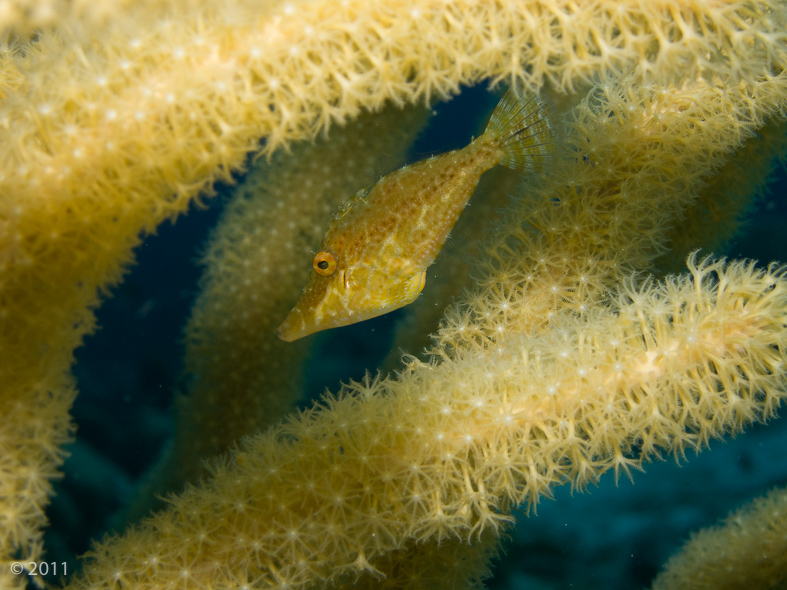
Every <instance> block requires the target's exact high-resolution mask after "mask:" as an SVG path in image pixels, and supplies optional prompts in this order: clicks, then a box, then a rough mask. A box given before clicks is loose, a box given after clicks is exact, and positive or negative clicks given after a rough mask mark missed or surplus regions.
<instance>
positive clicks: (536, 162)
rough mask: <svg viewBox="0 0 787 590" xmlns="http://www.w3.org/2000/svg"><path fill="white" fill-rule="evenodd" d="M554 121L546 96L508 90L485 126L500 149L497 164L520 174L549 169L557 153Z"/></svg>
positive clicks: (556, 135)
mask: <svg viewBox="0 0 787 590" xmlns="http://www.w3.org/2000/svg"><path fill="white" fill-rule="evenodd" d="M556 120H557V116H556V114H555V107H554V105H553V104H552V101H551V100H549V99H548V98H547V97H545V96H538V95H536V94H532V93H527V92H525V93H521V94H519V93H517V91H516V90H515V89H514V87H513V86H512V87H511V88H509V89H508V92H506V93H505V95H504V96H503V98H501V99H500V102H499V103H498V104H497V106H496V107H495V110H494V112H493V113H492V117H491V118H490V119H489V124H488V125H487V127H486V133H487V134H490V135H491V136H492V137H493V138H494V139H496V140H497V141H498V145H499V146H500V150H501V152H502V154H501V157H500V164H501V165H503V166H506V167H507V168H511V169H512V170H519V171H522V172H525V171H527V172H543V171H544V170H547V169H549V168H550V167H551V165H552V163H553V162H554V160H555V158H556V156H557V152H558V133H557V127H556Z"/></svg>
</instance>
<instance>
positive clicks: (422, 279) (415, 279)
mask: <svg viewBox="0 0 787 590" xmlns="http://www.w3.org/2000/svg"><path fill="white" fill-rule="evenodd" d="M424 285H426V270H421V271H418V272H417V273H415V274H412V275H410V276H409V277H407V278H406V279H405V280H404V281H402V282H401V283H396V284H395V285H394V286H393V287H391V288H390V290H389V291H388V299H389V301H390V303H391V304H392V305H396V306H397V307H401V306H403V305H408V304H410V303H412V302H413V301H415V300H416V298H417V297H418V295H419V294H420V293H421V291H423V289H424Z"/></svg>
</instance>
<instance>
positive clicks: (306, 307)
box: [279, 91, 554, 342]
mask: <svg viewBox="0 0 787 590" xmlns="http://www.w3.org/2000/svg"><path fill="white" fill-rule="evenodd" d="M528 107H529V108H528ZM549 107H550V105H549V103H546V102H544V101H543V100H541V99H537V98H536V97H533V96H528V97H526V99H522V100H520V99H519V98H517V97H516V95H514V94H512V91H509V92H508V93H507V94H506V96H504V97H503V99H502V100H501V101H500V104H499V105H498V107H497V108H496V109H495V112H494V113H493V115H492V119H491V120H490V124H489V127H488V128H487V131H486V132H485V133H484V135H482V136H481V137H479V138H478V139H476V140H475V141H473V142H472V143H471V144H470V145H468V146H467V147H465V148H464V149H461V150H456V151H453V152H448V153H445V154H441V155H439V156H435V157H432V158H429V159H427V160H423V161H421V162H417V163H415V164H412V165H410V166H405V167H404V168H401V169H399V170H396V171H394V172H391V173H390V174H388V175H386V176H384V177H383V178H381V179H380V180H379V181H378V182H377V184H375V185H374V187H373V188H372V189H371V190H370V191H369V192H368V193H367V192H366V191H359V192H358V194H356V196H355V197H353V198H352V199H350V200H349V201H348V202H346V203H345V204H344V205H342V207H341V209H340V210H339V212H338V213H337V214H336V215H335V216H334V219H333V221H332V222H331V224H330V225H329V227H328V229H327V231H326V233H325V236H324V237H323V241H322V244H321V246H320V251H319V252H318V253H317V255H316V256H315V257H314V260H313V261H312V266H313V270H314V272H312V273H311V275H310V277H309V281H308V283H307V284H306V287H305V289H304V291H303V295H301V298H300V300H299V301H298V303H297V304H296V305H295V307H294V308H293V309H292V311H291V312H290V313H289V315H288V316H287V317H286V318H285V320H284V322H283V323H282V325H281V326H280V327H279V338H281V339H282V340H285V341H288V342H291V341H293V340H297V339H298V338H303V337H304V336H308V335H309V334H312V333H314V332H318V331H320V330H327V329H329V328H336V327H339V326H345V325H348V324H353V323H356V322H360V321H363V320H367V319H370V318H373V317H376V316H379V315H382V314H384V313H388V312H389V311H392V310H394V309H398V308H400V307H403V306H405V305H408V304H409V303H412V302H413V301H414V300H415V299H416V298H417V297H418V295H419V293H420V292H421V290H422V289H423V287H424V284H425V281H426V269H427V268H428V267H429V265H431V264H432V262H434V260H435V258H436V257H437V255H438V254H439V253H440V250H441V249H442V247H443V245H444V244H445V241H446V239H447V238H448V235H449V233H450V232H451V229H452V228H453V227H454V224H456V221H457V219H458V218H459V216H460V215H461V213H462V211H463V210H464V208H465V206H466V205H467V201H468V200H469V199H470V197H471V196H472V194H473V192H474V191H475V188H476V186H477V184H478V181H479V180H480V178H481V175H482V174H483V173H484V172H486V171H487V170H489V169H490V168H492V167H494V166H496V165H497V164H500V163H504V164H506V165H508V166H510V167H515V168H519V169H527V168H531V169H534V168H535V169H539V168H541V167H543V165H544V164H545V162H546V160H547V159H548V158H549V157H550V156H551V154H552V152H553V151H554V148H553V147H552V143H553V138H554V133H553V130H552V127H551V123H550V121H549V118H548V117H547V116H546V115H547V114H549V113H550V112H551V110H550V108H549Z"/></svg>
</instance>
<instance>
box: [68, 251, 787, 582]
mask: <svg viewBox="0 0 787 590" xmlns="http://www.w3.org/2000/svg"><path fill="white" fill-rule="evenodd" d="M690 268H691V271H692V272H691V276H690V277H675V278H672V279H669V280H667V281H666V283H664V284H647V285H646V286H645V287H644V288H642V289H633V288H632V289H628V290H626V291H625V292H623V293H621V294H620V295H618V296H617V297H616V301H615V303H614V305H613V307H612V309H611V310H610V311H608V312H606V313H604V312H601V311H599V312H597V313H594V314H591V315H590V316H589V317H587V318H578V317H576V316H574V315H565V316H563V317H561V318H559V320H557V321H556V322H555V325H554V329H553V330H551V331H550V332H549V333H548V334H545V335H544V336H537V337H526V336H519V337H513V338H509V339H505V340H503V341H501V342H499V345H498V347H497V349H496V350H495V351H494V352H491V353H490V354H487V355H483V356H478V355H476V354H472V353H470V354H467V355H464V354H460V355H457V356H456V358H455V359H454V360H453V361H450V362H449V361H444V362H442V363H430V364H420V363H414V364H412V365H411V366H410V367H409V368H408V369H407V370H406V372H405V374H404V375H402V376H401V377H400V378H399V379H398V380H383V381H379V380H374V379H367V380H365V381H364V382H362V383H354V384H351V385H350V386H347V388H346V389H345V391H344V392H342V393H340V394H339V395H338V396H337V397H336V398H333V397H328V398H325V399H324V401H323V404H324V405H323V406H322V407H319V408H315V409H312V410H310V411H308V412H306V413H305V414H303V415H302V416H300V417H299V418H297V419H293V420H292V421H290V422H289V423H288V424H286V425H284V426H281V427H278V428H274V429H272V430H271V431H269V432H267V433H265V434H261V435H259V436H257V437H255V438H251V439H248V440H247V441H246V443H245V445H244V446H245V448H244V450H243V451H241V452H238V453H236V454H235V455H234V456H233V458H232V461H230V462H227V463H225V464H222V465H220V466H218V467H216V468H215V469H216V472H215V478H214V479H213V480H211V481H210V482H208V483H207V484H206V486H205V487H204V488H202V489H200V490H196V489H191V490H188V491H186V492H185V493H184V494H183V496H181V498H179V500H178V502H177V504H176V505H175V506H174V507H173V508H172V509H170V510H167V511H166V512H163V513H161V514H160V515H158V516H156V517H154V518H153V519H151V520H148V521H146V522H145V523H143V524H142V525H140V527H139V528H137V529H135V530H133V531H131V532H129V533H127V534H126V535H125V536H124V537H121V538H117V539H114V540H111V541H109V542H107V543H105V544H100V545H98V546H97V547H96V549H95V555H94V557H93V559H91V561H90V562H89V563H88V564H87V565H86V577H85V579H84V580H83V581H81V582H79V583H78V584H76V585H75V586H74V587H77V588H80V587H84V588H118V587H125V586H126V585H130V586H132V587H133V586H134V585H135V584H139V583H143V581H145V580H155V583H156V584H157V585H158V586H159V587H166V586H167V584H170V583H176V582H177V581H179V580H183V579H184V577H185V578H187V579H190V580H193V582H192V583H193V584H196V583H197V582H202V583H203V584H208V585H210V584H212V585H214V586H226V587H235V586H239V587H242V586H243V585H246V584H249V585H257V586H261V587H276V586H280V585H282V584H285V583H286V586H287V587H291V588H301V587H308V586H310V585H312V584H315V583H318V582H319V581H320V580H322V581H328V580H332V579H335V578H337V577H342V576H351V575H353V574H361V573H373V572H374V571H375V562H376V561H377V559H378V558H379V556H381V555H383V554H385V553H386V552H389V551H391V550H394V549H398V548H401V547H402V546H403V545H404V544H405V543H406V541H407V540H409V539H413V540H419V541H427V540H447V539H450V538H453V537H456V536H458V537H459V538H460V539H463V540H467V541H470V540H472V539H474V538H477V537H478V536H479V535H481V534H482V533H483V532H484V531H487V532H488V530H489V529H491V530H493V531H494V530H496V529H497V528H498V527H500V526H501V525H502V524H504V523H505V522H507V521H508V520H509V519H510V516H509V513H510V510H511V508H512V506H513V505H515V504H518V503H520V502H525V501H529V502H533V501H535V500H536V499H537V498H538V497H539V496H540V495H541V494H543V493H545V492H546V491H547V490H548V488H549V486H550V485H552V484H555V483H559V482H562V481H565V480H570V481H572V482H573V483H574V484H575V485H584V484H586V483H588V482H589V481H594V480H595V479H596V478H597V477H598V476H599V475H600V474H601V473H603V472H604V471H606V470H609V469H614V470H615V471H616V472H619V471H624V472H627V471H628V470H629V469H631V467H636V466H639V465H640V463H641V462H642V461H643V460H645V459H647V458H648V457H651V456H652V455H653V453H655V452H658V450H657V449H658V447H664V446H666V447H669V448H671V449H673V451H674V452H675V453H676V454H677V455H679V456H680V455H682V454H683V452H684V450H685V449H686V448H696V447H698V446H700V445H702V444H704V443H705V442H706V441H707V440H708V439H709V438H711V437H714V436H718V435H719V434H721V433H722V432H724V431H725V430H728V429H731V428H732V429H737V428H740V426H742V425H743V424H745V423H746V422H748V421H750V420H752V419H755V418H762V417H765V416H768V415H770V414H771V413H772V412H773V410H774V409H775V407H776V406H777V405H778V403H779V398H780V396H781V395H783V392H784V389H785V385H787V383H786V382H785V378H786V377H785V372H784V371H783V368H784V366H785V363H787V355H786V353H787V327H786V326H785V317H787V280H786V279H785V277H784V273H783V271H782V270H781V269H779V268H776V267H771V268H770V269H769V270H767V271H763V270H756V269H754V268H753V265H751V264H745V263H734V264H731V265H725V264H724V263H723V262H709V261H705V262H703V263H700V264H698V265H695V264H691V266H690ZM634 446H640V447H641V450H640V451H639V452H638V453H633V452H632V447H634ZM186 556H187V559H188V561H187V562H184V561H183V560H184V558H186ZM209 580H210V582H208V581H209Z"/></svg>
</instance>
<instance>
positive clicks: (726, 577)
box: [653, 489, 787, 590]
mask: <svg viewBox="0 0 787 590" xmlns="http://www.w3.org/2000/svg"><path fill="white" fill-rule="evenodd" d="M785 530H787V491H786V490H784V489H778V490H773V491H772V492H770V493H769V494H768V495H767V496H765V497H762V498H757V499H756V500H754V501H753V502H751V503H750V504H747V505H746V506H744V507H743V508H741V509H740V510H736V511H735V512H733V513H732V514H730V515H729V516H728V517H727V518H726V519H725V520H724V522H722V523H721V524H719V525H718V526H715V527H711V528H708V529H703V530H701V531H700V532H698V533H696V534H695V535H693V536H692V538H691V540H690V541H689V542H688V543H686V546H685V547H684V548H683V550H682V551H681V552H680V553H679V554H678V555H676V556H674V557H672V558H671V559H670V560H669V561H668V562H667V565H666V567H665V570H664V571H663V572H662V573H661V574H659V577H658V578H656V581H655V582H654V584H653V590H706V589H707V590H736V589H738V588H747V589H748V590H769V589H771V588H782V587H783V586H784V582H785V580H787V536H785V534H784V531H785Z"/></svg>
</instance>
